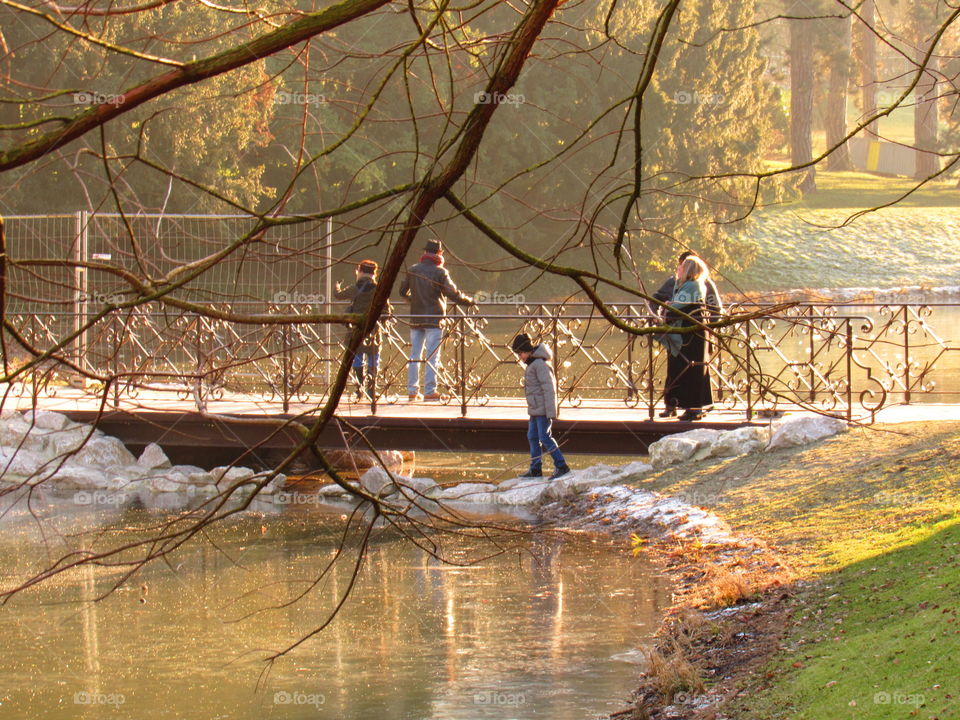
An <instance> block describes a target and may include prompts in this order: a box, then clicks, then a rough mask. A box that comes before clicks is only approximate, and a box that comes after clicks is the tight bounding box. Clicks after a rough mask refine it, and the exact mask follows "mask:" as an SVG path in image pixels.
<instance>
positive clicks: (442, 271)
mask: <svg viewBox="0 0 960 720" xmlns="http://www.w3.org/2000/svg"><path fill="white" fill-rule="evenodd" d="M400 297H403V298H407V299H409V300H410V315H411V318H410V325H411V326H413V327H421V328H435V327H440V321H441V320H443V318H444V317H445V316H446V314H447V300H450V301H451V302H454V303H456V304H457V305H473V304H474V302H473V298H471V297H470V296H469V295H464V294H463V293H462V292H460V290H459V289H457V286H456V285H454V284H453V280H451V279H450V273H448V272H447V270H446V268H444V267H440V266H437V265H434V264H433V263H432V262H429V261H425V260H421V261H420V262H418V263H417V264H416V265H411V266H410V267H409V268H408V269H407V274H406V277H404V278H403V282H402V283H401V284H400Z"/></svg>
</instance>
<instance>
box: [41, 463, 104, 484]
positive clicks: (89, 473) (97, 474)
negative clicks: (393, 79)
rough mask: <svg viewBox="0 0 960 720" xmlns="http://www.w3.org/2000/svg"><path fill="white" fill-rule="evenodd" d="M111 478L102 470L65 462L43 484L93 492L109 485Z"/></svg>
mask: <svg viewBox="0 0 960 720" xmlns="http://www.w3.org/2000/svg"><path fill="white" fill-rule="evenodd" d="M110 482H111V478H110V477H108V476H107V475H106V473H105V472H104V470H102V469H99V468H92V467H88V466H86V465H81V464H80V463H77V462H73V461H67V462H65V463H63V466H62V467H61V468H60V469H59V470H57V472H56V473H55V474H54V475H53V477H52V478H50V479H49V480H47V481H46V482H45V483H44V484H45V485H46V486H47V487H64V488H82V489H88V490H95V489H98V488H101V487H103V486H105V485H108V484H110Z"/></svg>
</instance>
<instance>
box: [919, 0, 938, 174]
mask: <svg viewBox="0 0 960 720" xmlns="http://www.w3.org/2000/svg"><path fill="white" fill-rule="evenodd" d="M914 12H915V15H914V22H915V25H914V31H915V36H914V37H915V38H916V43H915V47H916V61H917V67H918V69H919V66H920V64H921V63H922V62H923V59H924V56H925V55H926V53H927V50H928V49H929V46H930V39H929V38H928V37H927V36H926V32H925V30H926V29H928V28H929V27H930V23H929V19H928V18H927V17H926V13H924V12H923V10H922V9H921V8H920V6H917V7H916V8H915V10H914ZM939 68H940V63H939V60H938V58H937V57H936V56H933V57H931V58H930V61H929V62H928V63H927V66H926V69H925V70H924V71H923V74H922V75H921V76H920V82H918V83H917V87H916V89H915V90H914V93H915V96H916V102H915V104H914V108H913V144H914V147H915V148H916V157H917V167H916V169H915V171H914V177H915V178H916V179H918V180H922V179H923V178H928V177H930V176H931V175H934V174H935V173H937V172H938V171H939V170H940V158H939V156H937V155H935V154H934V153H935V152H936V151H938V150H939V149H940V143H939V133H938V126H939V124H940V112H939V103H938V102H937V95H938V92H939V91H938V89H937V71H938V70H939ZM918 71H919V70H918Z"/></svg>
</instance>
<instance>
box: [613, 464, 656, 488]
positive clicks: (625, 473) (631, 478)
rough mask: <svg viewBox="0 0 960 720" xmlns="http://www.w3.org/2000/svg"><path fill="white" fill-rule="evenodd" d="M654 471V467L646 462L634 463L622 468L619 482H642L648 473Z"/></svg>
mask: <svg viewBox="0 0 960 720" xmlns="http://www.w3.org/2000/svg"><path fill="white" fill-rule="evenodd" d="M652 470H653V465H651V464H650V463H645V462H640V461H636V462H632V463H628V464H626V465H624V466H623V467H622V468H620V477H619V482H621V483H629V482H637V481H639V480H642V479H643V478H644V477H645V476H646V475H647V474H648V473H650V472H651V471H652Z"/></svg>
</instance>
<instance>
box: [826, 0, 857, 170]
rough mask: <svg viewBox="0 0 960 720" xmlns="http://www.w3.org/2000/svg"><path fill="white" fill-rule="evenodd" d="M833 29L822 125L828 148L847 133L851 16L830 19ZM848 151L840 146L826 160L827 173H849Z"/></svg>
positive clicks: (845, 147) (844, 144) (851, 166)
mask: <svg viewBox="0 0 960 720" xmlns="http://www.w3.org/2000/svg"><path fill="white" fill-rule="evenodd" d="M830 24H831V25H833V26H835V27H836V32H837V45H838V47H837V49H836V52H833V53H831V55H830V87H829V90H828V91H827V110H826V117H825V118H824V125H825V130H826V135H827V148H832V147H834V146H835V145H837V143H839V142H840V141H841V140H843V138H844V136H845V135H846V134H847V88H848V87H849V85H850V55H851V46H850V43H851V33H850V29H851V16H850V15H848V16H847V17H845V18H836V19H833V20H830ZM852 169H853V163H852V162H851V161H850V148H849V147H848V146H847V143H843V144H842V145H840V146H839V147H837V149H836V150H834V151H833V152H832V153H830V155H829V156H828V157H827V170H852Z"/></svg>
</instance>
